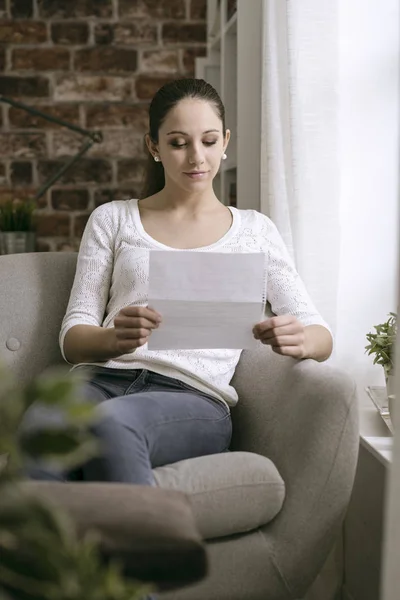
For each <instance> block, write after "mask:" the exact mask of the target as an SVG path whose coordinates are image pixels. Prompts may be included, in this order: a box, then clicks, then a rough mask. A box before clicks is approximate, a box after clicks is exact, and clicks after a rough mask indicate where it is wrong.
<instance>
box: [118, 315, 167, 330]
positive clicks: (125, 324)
mask: <svg viewBox="0 0 400 600" xmlns="http://www.w3.org/2000/svg"><path fill="white" fill-rule="evenodd" d="M158 326H159V323H155V322H154V321H149V319H146V318H144V317H128V316H124V315H121V314H119V315H117V316H116V317H115V319H114V327H118V328H119V327H121V328H123V329H124V328H125V329H155V328H156V327H158Z"/></svg>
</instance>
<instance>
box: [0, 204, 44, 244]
mask: <svg viewBox="0 0 400 600" xmlns="http://www.w3.org/2000/svg"><path fill="white" fill-rule="evenodd" d="M35 208H36V207H35V204H34V203H33V202H32V201H30V200H28V201H26V202H22V201H19V200H14V201H11V200H10V201H8V202H6V203H5V204H0V254H16V253H20V252H34V251H35V242H36V234H35V224H34V217H33V211H34V210H35Z"/></svg>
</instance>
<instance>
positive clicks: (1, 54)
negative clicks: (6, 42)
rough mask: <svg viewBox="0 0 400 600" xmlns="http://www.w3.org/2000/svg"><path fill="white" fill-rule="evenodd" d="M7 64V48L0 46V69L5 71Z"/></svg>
mask: <svg viewBox="0 0 400 600" xmlns="http://www.w3.org/2000/svg"><path fill="white" fill-rule="evenodd" d="M5 66H6V51H5V48H0V71H4V69H5Z"/></svg>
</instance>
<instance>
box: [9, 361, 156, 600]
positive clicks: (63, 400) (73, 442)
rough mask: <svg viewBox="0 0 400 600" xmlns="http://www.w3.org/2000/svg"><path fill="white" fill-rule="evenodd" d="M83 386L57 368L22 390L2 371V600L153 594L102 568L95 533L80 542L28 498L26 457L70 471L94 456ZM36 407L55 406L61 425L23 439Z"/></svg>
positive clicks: (65, 520)
mask: <svg viewBox="0 0 400 600" xmlns="http://www.w3.org/2000/svg"><path fill="white" fill-rule="evenodd" d="M82 383H83V379H82V377H81V376H79V375H76V374H75V375H74V374H73V373H66V372H65V370H63V371H59V370H57V371H54V370H53V371H49V372H48V373H46V374H44V375H42V376H41V377H39V378H37V379H36V380H35V381H34V382H33V383H32V384H30V385H27V386H20V385H17V383H16V382H15V381H14V380H13V378H12V377H11V375H10V373H9V372H8V371H7V370H6V369H0V600H139V599H140V600H142V599H143V596H144V595H145V594H147V593H148V592H149V591H151V588H150V587H149V586H148V585H144V584H142V583H140V582H135V581H132V580H130V579H126V578H124V576H123V574H122V569H121V565H118V564H116V563H111V564H110V563H108V564H104V562H102V560H101V557H100V552H99V550H98V546H97V542H96V534H95V533H88V534H87V535H86V537H85V538H84V539H78V537H77V535H76V532H75V528H74V524H73V523H72V521H71V520H70V519H69V517H68V516H67V515H66V514H65V513H64V512H63V511H62V510H61V509H60V508H56V507H55V506H54V505H52V504H51V503H50V502H49V503H47V502H46V501H44V500H42V499H39V498H38V497H35V496H34V495H33V494H32V493H29V491H28V489H27V488H28V487H29V486H26V485H24V483H23V481H22V478H21V473H22V466H23V464H25V462H26V461H27V460H29V459H33V458H34V459H40V460H44V461H51V464H52V465H53V466H54V467H56V468H63V469H70V468H73V467H76V466H78V465H79V464H81V463H82V462H84V461H85V460H87V459H88V458H90V457H92V456H93V455H95V453H96V443H95V440H94V439H93V438H92V437H91V435H90V433H89V425H90V424H91V423H93V422H94V419H95V418H96V416H95V411H94V407H93V405H92V404H88V403H87V402H85V401H84V400H83V398H82V397H81V396H80V393H79V390H80V387H81V385H82ZM34 402H41V403H43V404H47V405H54V404H57V409H58V410H60V411H61V412H62V414H63V419H62V422H63V425H62V426H61V425H58V426H57V427H54V428H52V429H41V430H40V431H37V429H35V430H33V429H32V430H31V431H29V430H27V431H25V432H24V433H23V434H21V428H20V425H21V421H22V418H23V415H24V414H25V412H26V410H28V409H29V407H30V406H31V404H33V403H34Z"/></svg>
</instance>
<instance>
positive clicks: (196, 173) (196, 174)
mask: <svg viewBox="0 0 400 600" xmlns="http://www.w3.org/2000/svg"><path fill="white" fill-rule="evenodd" d="M207 173H208V171H191V172H189V173H185V175H187V176H188V177H190V179H202V178H203V177H204V176H205V175H207Z"/></svg>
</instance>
